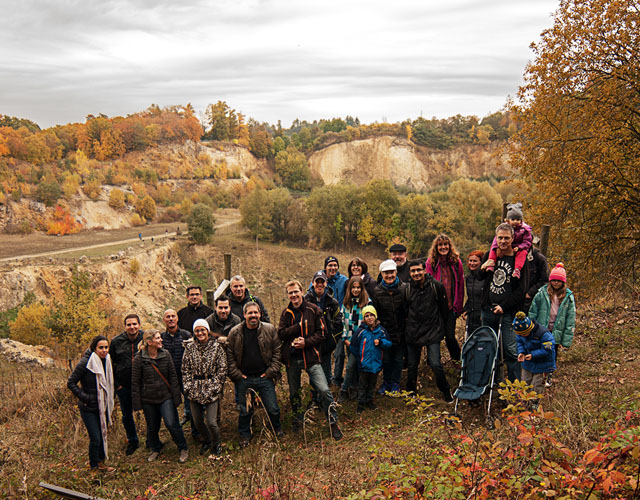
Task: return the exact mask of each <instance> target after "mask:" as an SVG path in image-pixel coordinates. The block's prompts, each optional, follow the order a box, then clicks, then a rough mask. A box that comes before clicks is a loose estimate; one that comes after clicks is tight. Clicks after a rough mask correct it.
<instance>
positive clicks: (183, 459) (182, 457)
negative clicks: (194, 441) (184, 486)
mask: <svg viewBox="0 0 640 500" xmlns="http://www.w3.org/2000/svg"><path fill="white" fill-rule="evenodd" d="M188 458H189V452H188V451H187V450H182V451H181V452H180V458H179V459H178V462H180V463H181V464H183V463H185V462H186V461H187V459H188Z"/></svg>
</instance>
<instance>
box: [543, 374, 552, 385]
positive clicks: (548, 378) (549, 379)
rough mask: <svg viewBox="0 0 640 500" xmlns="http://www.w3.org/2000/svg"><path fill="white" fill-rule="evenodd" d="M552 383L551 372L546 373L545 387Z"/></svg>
mask: <svg viewBox="0 0 640 500" xmlns="http://www.w3.org/2000/svg"><path fill="white" fill-rule="evenodd" d="M552 385H553V378H552V376H551V374H549V375H547V380H546V381H545V383H544V386H545V387H551V386H552Z"/></svg>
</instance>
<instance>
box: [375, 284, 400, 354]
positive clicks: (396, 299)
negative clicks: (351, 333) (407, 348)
mask: <svg viewBox="0 0 640 500" xmlns="http://www.w3.org/2000/svg"><path fill="white" fill-rule="evenodd" d="M406 296H407V284H406V283H400V284H399V285H398V286H397V287H396V288H392V289H389V290H387V289H386V288H384V287H383V286H382V285H381V284H380V283H378V285H377V286H376V287H375V288H374V289H373V293H372V294H371V300H372V302H373V306H374V307H375V308H376V311H377V313H378V320H379V321H380V323H381V324H382V326H384V328H385V330H387V334H388V335H389V340H391V342H393V343H394V344H400V343H404V333H405V326H406V319H407V300H406V299H407V297H406Z"/></svg>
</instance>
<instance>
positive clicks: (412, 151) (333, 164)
mask: <svg viewBox="0 0 640 500" xmlns="http://www.w3.org/2000/svg"><path fill="white" fill-rule="evenodd" d="M309 166H310V168H311V171H312V172H313V173H315V174H316V175H318V176H320V177H321V178H322V179H323V181H324V182H325V184H336V183H338V182H353V183H355V184H363V183H365V182H367V181H368V180H370V179H389V180H391V181H392V182H393V183H394V184H395V185H396V186H406V187H410V188H413V189H426V188H429V187H433V186H434V185H437V184H440V183H441V182H443V181H444V180H446V179H450V178H457V177H468V178H479V177H483V176H489V175H493V176H495V177H504V176H506V175H508V174H509V165H508V164H507V163H506V162H505V161H503V160H502V159H501V158H500V156H499V151H498V147H497V146H494V145H489V146H475V145H465V146H459V147H456V148H453V149H450V150H444V151H443V150H436V149H429V148H425V147H421V146H417V145H415V144H413V143H412V142H410V141H407V140H406V139H403V138H399V137H391V136H383V137H375V138H370V139H363V140H358V141H352V142H344V143H340V144H334V145H332V146H329V147H327V148H324V149H322V150H320V151H316V152H315V153H313V154H312V155H311V157H310V158H309Z"/></svg>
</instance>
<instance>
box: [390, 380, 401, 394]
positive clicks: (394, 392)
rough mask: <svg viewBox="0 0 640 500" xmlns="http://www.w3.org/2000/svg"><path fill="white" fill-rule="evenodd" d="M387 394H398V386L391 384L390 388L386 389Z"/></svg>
mask: <svg viewBox="0 0 640 500" xmlns="http://www.w3.org/2000/svg"><path fill="white" fill-rule="evenodd" d="M388 392H390V393H391V394H397V393H399V392H400V384H398V383H395V382H394V383H393V384H391V388H390V389H388Z"/></svg>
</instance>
